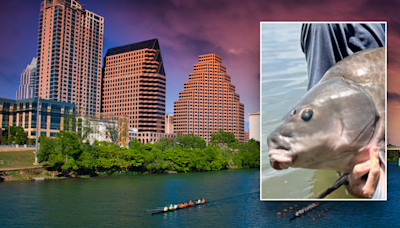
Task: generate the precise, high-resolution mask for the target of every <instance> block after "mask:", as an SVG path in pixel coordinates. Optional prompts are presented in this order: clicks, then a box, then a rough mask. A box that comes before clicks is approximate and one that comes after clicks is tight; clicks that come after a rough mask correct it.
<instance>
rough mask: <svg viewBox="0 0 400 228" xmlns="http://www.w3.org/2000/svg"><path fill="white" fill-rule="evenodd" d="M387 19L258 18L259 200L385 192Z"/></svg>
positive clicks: (383, 196)
mask: <svg viewBox="0 0 400 228" xmlns="http://www.w3.org/2000/svg"><path fill="white" fill-rule="evenodd" d="M386 28H387V24H386V22H371V23H368V22H360V23H357V22H304V23H300V22H261V24H260V48H261V56H260V61H261V63H260V71H261V73H260V74H261V77H260V80H261V83H260V87H261V141H260V143H261V174H260V185H261V190H260V191H261V192H260V198H261V200H269V201H270V200H276V201H282V200H284V201H288V200H296V201H299V200H304V201H315V200H316V199H317V200H345V201H363V200H365V201H386V200H387V184H386V180H387V155H386V138H385V135H386V100H387V95H386V94H387V93H386V92H387V87H386V78H387V77H386V66H387V60H386V59H387V54H386V53H387V51H386V43H387V41H386V37H387V35H386V34H387V31H386Z"/></svg>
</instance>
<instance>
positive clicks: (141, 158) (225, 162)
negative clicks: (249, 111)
mask: <svg viewBox="0 0 400 228" xmlns="http://www.w3.org/2000/svg"><path fill="white" fill-rule="evenodd" d="M79 135H81V134H80V133H79V132H70V131H60V132H59V133H57V134H56V136H55V137H53V138H50V137H46V136H44V135H42V136H40V140H39V142H40V149H39V152H38V161H39V163H40V165H41V166H48V168H43V169H35V170H23V171H7V172H5V176H4V175H3V180H31V179H32V178H34V177H45V178H46V179H53V178H65V177H75V178H88V177H95V176H104V175H136V174H151V173H176V172H204V171H216V170H222V169H240V168H259V167H260V142H258V141H256V140H254V139H251V140H249V141H248V142H246V143H239V142H238V141H237V140H236V139H235V137H234V135H233V134H232V133H230V132H224V131H223V130H220V131H218V132H217V133H213V134H211V139H210V143H209V145H208V146H206V141H205V140H204V139H203V138H201V137H199V136H195V135H193V134H188V135H178V137H177V138H161V139H159V141H157V142H154V143H147V144H142V143H139V142H138V141H137V140H132V141H131V142H130V144H129V148H126V147H120V146H119V145H117V144H116V143H113V142H105V141H103V142H97V141H95V142H94V143H93V144H92V145H91V144H89V143H83V141H84V140H83V139H82V137H79ZM86 141H87V140H86ZM10 153H12V152H10ZM30 153H32V152H30ZM32 161H33V160H32ZM7 176H12V178H7ZM14 177H15V178H14ZM0 178H1V176H0Z"/></svg>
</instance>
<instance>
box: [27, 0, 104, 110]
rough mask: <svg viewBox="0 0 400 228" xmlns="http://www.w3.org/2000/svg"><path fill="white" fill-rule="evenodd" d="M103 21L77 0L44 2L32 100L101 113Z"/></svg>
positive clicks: (40, 17)
mask: <svg viewBox="0 0 400 228" xmlns="http://www.w3.org/2000/svg"><path fill="white" fill-rule="evenodd" d="M103 31H104V18H103V17H101V16H99V15H97V14H95V13H93V12H90V11H88V10H86V9H83V8H82V5H81V4H79V3H78V1H76V0H45V1H43V2H42V5H41V9H40V16H39V35H38V52H37V74H36V78H35V79H34V84H35V85H36V88H35V96H40V97H41V98H44V99H49V100H56V101H62V102H69V103H73V104H75V107H76V110H77V111H78V112H79V113H81V114H88V115H93V114H99V113H100V95H101V65H102V53H103V51H102V50H103V49H102V47H103Z"/></svg>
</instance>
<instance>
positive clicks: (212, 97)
mask: <svg viewBox="0 0 400 228" xmlns="http://www.w3.org/2000/svg"><path fill="white" fill-rule="evenodd" d="M219 129H223V130H224V131H225V132H232V133H233V134H234V135H235V137H236V139H238V140H239V141H240V142H243V141H244V105H243V104H241V103H240V97H239V95H238V94H236V93H235V86H234V85H232V83H231V77H230V76H229V75H227V74H226V67H225V66H223V65H222V59H221V57H219V56H218V55H215V54H208V55H200V56H199V62H198V63H197V64H195V65H194V72H193V73H190V74H189V82H185V83H184V89H183V91H181V92H179V100H178V101H175V102H174V132H175V133H177V132H181V133H182V134H184V135H185V134H189V133H193V134H194V135H198V136H200V137H202V138H204V139H205V140H207V138H211V133H214V132H217V131H218V130H219Z"/></svg>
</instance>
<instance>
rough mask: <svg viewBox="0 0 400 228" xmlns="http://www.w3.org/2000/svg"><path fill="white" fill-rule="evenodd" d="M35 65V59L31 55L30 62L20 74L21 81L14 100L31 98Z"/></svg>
mask: <svg viewBox="0 0 400 228" xmlns="http://www.w3.org/2000/svg"><path fill="white" fill-rule="evenodd" d="M36 65H37V59H36V58H35V57H33V59H32V62H31V64H29V65H28V66H27V67H26V69H25V70H24V71H23V72H22V74H21V82H20V85H19V88H18V91H17V93H16V98H15V99H16V100H23V99H29V98H33V97H34V96H33V95H34V87H35V83H36V81H35V80H36V78H35V75H36V69H37V68H36Z"/></svg>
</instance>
